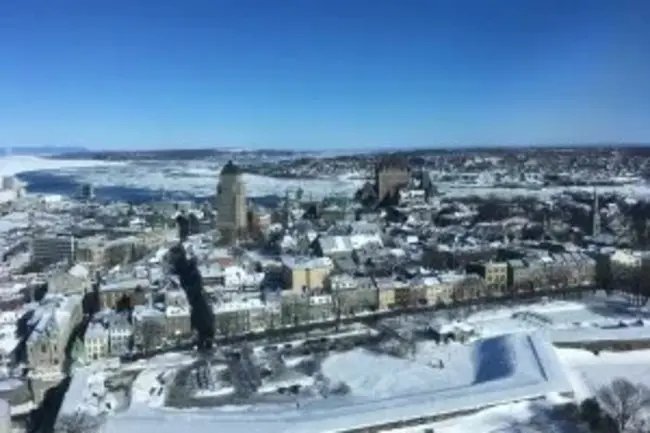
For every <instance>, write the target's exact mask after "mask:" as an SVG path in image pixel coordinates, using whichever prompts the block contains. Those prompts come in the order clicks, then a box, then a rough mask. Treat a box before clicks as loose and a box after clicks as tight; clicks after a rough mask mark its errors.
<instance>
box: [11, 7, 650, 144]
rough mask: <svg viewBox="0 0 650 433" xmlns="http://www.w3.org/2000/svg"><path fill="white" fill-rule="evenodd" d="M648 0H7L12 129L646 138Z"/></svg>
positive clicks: (228, 137) (249, 139)
mask: <svg viewBox="0 0 650 433" xmlns="http://www.w3.org/2000/svg"><path fill="white" fill-rule="evenodd" d="M649 23H650V1H648V0H440V1H437V0H391V1H389V0H322V1H321V0H176V1H171V0H155V1H153V0H151V1H150V0H146V1H139V0H74V1H73V0H42V1H34V0H6V1H2V2H0V146H10V145H11V146H21V145H22V146H27V145H30V146H31V145H39V146H42V145H61V146H64V145H65V146H69V145H79V146H86V147H90V148H134V147H140V148H156V147H167V148H169V147H182V146H193V147H194V146H211V147H212V146H224V147H262V148H278V147H283V148H303V149H316V148H322V149H324V148H337V149H340V148H346V147H354V148H370V147H375V146H376V147H384V146H459V145H481V144H488V143H494V144H501V145H512V144H524V145H528V144H534V143H557V142H563V143H566V142H608V141H628V142H629V141H633V142H640V141H644V142H650V24H649Z"/></svg>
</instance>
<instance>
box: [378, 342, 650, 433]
mask: <svg viewBox="0 0 650 433" xmlns="http://www.w3.org/2000/svg"><path fill="white" fill-rule="evenodd" d="M556 352H557V353H558V357H559V359H560V361H561V363H562V364H563V365H564V367H565V369H566V372H567V375H568V377H569V380H570V382H571V385H572V387H573V389H574V391H575V399H576V401H581V400H583V399H585V398H589V397H592V396H594V394H595V392H596V391H597V390H598V389H599V388H600V387H601V386H604V385H608V384H609V383H611V381H612V380H614V379H616V378H626V379H628V380H630V381H632V382H633V383H642V384H645V385H648V386H650V350H636V351H630V352H617V353H614V352H601V353H600V354H599V355H594V354H593V353H591V352H589V351H587V350H582V349H556ZM554 402H555V401H554V399H553V400H551V401H547V402H543V403H540V402H534V403H533V402H521V403H510V404H505V405H499V406H497V407H494V408H490V409H486V410H483V411H480V412H478V413H476V414H473V415H468V416H463V417H458V418H453V419H450V420H447V421H441V422H436V423H431V424H426V425H419V426H416V427H407V428H401V429H392V430H387V431H390V432H391V433H422V431H423V430H424V429H425V428H432V429H434V431H435V432H436V433H466V432H472V433H520V432H521V431H522V430H521V429H520V426H521V425H526V424H528V423H529V421H530V420H531V418H533V417H538V416H539V415H540V413H542V412H543V410H544V408H549V407H550V406H551V405H552V403H554ZM547 422H548V424H547V425H545V428H542V429H540V430H539V431H540V432H543V431H548V432H552V431H557V432H565V431H570V430H565V429H562V428H560V427H562V426H558V425H557V420H550V419H549V420H547ZM554 427H556V428H555V429H554ZM523 431H527V430H525V429H524V430H523Z"/></svg>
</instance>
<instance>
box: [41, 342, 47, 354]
mask: <svg viewBox="0 0 650 433" xmlns="http://www.w3.org/2000/svg"><path fill="white" fill-rule="evenodd" d="M41 353H47V346H46V345H45V344H42V345H41Z"/></svg>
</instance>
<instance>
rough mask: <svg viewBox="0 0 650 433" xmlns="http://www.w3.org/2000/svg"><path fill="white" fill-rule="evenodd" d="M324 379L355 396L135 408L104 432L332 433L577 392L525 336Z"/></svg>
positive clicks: (430, 347) (545, 350)
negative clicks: (343, 384)
mask: <svg viewBox="0 0 650 433" xmlns="http://www.w3.org/2000/svg"><path fill="white" fill-rule="evenodd" d="M441 359H442V360H444V367H443V368H440V365H439V361H440V360H441ZM323 373H324V375H325V376H327V377H329V379H330V380H333V381H342V382H346V383H347V384H348V385H349V387H350V389H351V392H350V394H349V395H347V396H345V397H342V396H338V397H330V398H328V399H326V400H322V399H321V400H307V401H305V402H301V404H300V406H299V407H296V406H294V405H293V404H290V405H278V404H269V405H257V406H246V407H241V406H238V407H219V408H210V409H205V408H204V409H194V410H183V411H182V412H181V411H178V410H171V409H167V408H164V409H163V408H156V407H153V406H155V405H152V404H147V405H135V406H134V405H133V404H132V407H131V408H130V409H129V410H128V411H126V412H125V413H121V414H115V415H113V416H111V417H109V419H108V421H107V424H106V425H105V426H104V431H105V432H107V433H112V432H120V433H130V432H131V431H136V430H137V431H149V430H152V431H157V432H159V433H166V432H167V431H169V432H174V433H176V432H177V431H178V430H181V429H182V430H192V431H195V432H196V433H200V432H202V431H215V430H220V431H228V432H238V431H264V432H268V433H273V432H287V433H291V432H326V431H337V430H341V429H346V428H353V427H355V426H364V425H373V424H377V423H382V422H388V421H394V420H399V419H408V418H414V417H418V416H424V415H431V414H435V413H443V412H450V411H457V410H461V409H466V408H472V407H481V406H485V405H489V404H495V403H499V402H504V403H505V402H510V401H513V400H522V399H526V398H531V397H536V396H540V395H545V394H548V393H553V392H567V391H569V390H570V383H569V381H568V379H567V378H566V376H565V375H564V373H563V369H562V366H561V364H560V363H559V361H558V360H557V357H556V355H555V352H554V350H553V348H552V347H551V346H550V345H549V344H547V343H546V342H545V341H544V340H543V339H541V338H539V336H536V335H530V336H529V335H527V334H523V333H522V334H514V335H510V336H502V337H496V338H492V339H487V340H482V341H477V342H475V343H472V344H469V345H466V346H464V345H460V344H452V345H448V346H436V345H435V344H433V343H422V345H420V347H419V350H418V352H417V354H416V355H415V356H414V357H413V358H412V359H398V358H391V357H389V356H385V355H376V354H371V353H369V352H366V351H365V350H362V349H356V350H353V351H350V352H347V353H343V354H336V355H332V356H331V357H330V358H329V359H328V360H326V361H325V362H324V365H323ZM156 380H158V376H157V378H156ZM139 388H142V389H145V390H146V389H151V388H152V387H150V386H149V385H148V384H144V385H142V386H139ZM153 394H157V392H154V393H153ZM134 396H135V393H134ZM144 397H146V396H144ZM181 414H182V415H181Z"/></svg>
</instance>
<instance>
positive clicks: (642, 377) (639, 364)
mask: <svg viewBox="0 0 650 433" xmlns="http://www.w3.org/2000/svg"><path fill="white" fill-rule="evenodd" d="M556 351H557V353H558V356H559V358H560V360H561V361H562V362H563V363H564V364H565V365H566V367H567V370H568V373H569V379H570V380H571V382H572V384H573V386H574V388H575V390H576V397H577V398H579V399H584V398H588V397H591V396H593V395H594V393H595V392H596V391H597V390H598V389H599V388H600V387H601V386H605V385H608V384H610V383H611V382H612V380H614V379H616V378H625V379H629V380H631V381H632V382H633V383H642V384H644V385H647V386H650V350H634V351H628V352H604V351H603V352H600V353H599V354H598V355H594V354H593V353H592V352H589V351H587V350H582V349H556Z"/></svg>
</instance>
